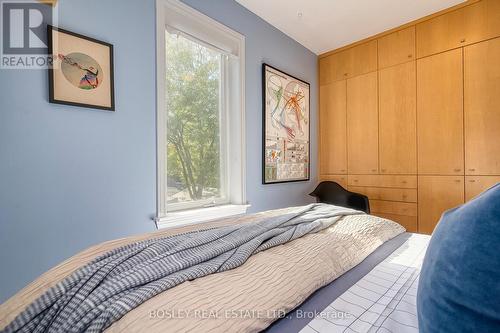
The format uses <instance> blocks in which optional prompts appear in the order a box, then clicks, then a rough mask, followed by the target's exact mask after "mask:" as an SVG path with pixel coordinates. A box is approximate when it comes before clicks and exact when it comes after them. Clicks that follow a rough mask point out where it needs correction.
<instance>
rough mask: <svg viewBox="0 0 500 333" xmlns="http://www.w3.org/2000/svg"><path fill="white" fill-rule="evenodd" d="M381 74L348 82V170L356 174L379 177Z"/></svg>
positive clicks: (356, 78)
mask: <svg viewBox="0 0 500 333" xmlns="http://www.w3.org/2000/svg"><path fill="white" fill-rule="evenodd" d="M377 86H378V84H377V73H376V72H373V73H369V74H365V75H361V76H357V77H355V78H352V79H348V80H347V142H348V145H347V168H348V172H349V173H352V174H370V173H374V174H376V173H378V105H377V104H378V89H377Z"/></svg>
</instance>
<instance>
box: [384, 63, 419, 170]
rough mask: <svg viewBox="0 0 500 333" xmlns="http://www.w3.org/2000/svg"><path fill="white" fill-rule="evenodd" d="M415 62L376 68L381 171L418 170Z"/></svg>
mask: <svg viewBox="0 0 500 333" xmlns="http://www.w3.org/2000/svg"><path fill="white" fill-rule="evenodd" d="M416 99H417V97H416V69H415V62H414V61H412V62H408V63H405V64H401V65H397V66H393V67H389V68H386V69H383V70H380V71H379V140H380V143H379V153H380V156H379V158H380V173H381V174H416V173H417V133H416V132H417V115H416V108H417V105H416V102H417V101H416Z"/></svg>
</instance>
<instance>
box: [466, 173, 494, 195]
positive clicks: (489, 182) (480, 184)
mask: <svg viewBox="0 0 500 333" xmlns="http://www.w3.org/2000/svg"><path fill="white" fill-rule="evenodd" d="M498 183H500V176H465V201H469V200H472V199H474V198H475V197H476V196H478V195H479V194H481V193H482V192H483V191H486V190H487V189H489V188H490V187H492V186H493V185H495V184H498Z"/></svg>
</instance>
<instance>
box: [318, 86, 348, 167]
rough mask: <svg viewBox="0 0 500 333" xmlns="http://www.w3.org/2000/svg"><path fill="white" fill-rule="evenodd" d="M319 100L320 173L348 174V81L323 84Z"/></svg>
mask: <svg viewBox="0 0 500 333" xmlns="http://www.w3.org/2000/svg"><path fill="white" fill-rule="evenodd" d="M319 100H320V108H319V110H320V121H319V127H320V174H346V173H347V142H346V140H347V133H346V132H347V128H346V126H347V124H346V81H345V80H342V81H337V82H333V83H331V84H329V85H324V86H321V87H320V98H319Z"/></svg>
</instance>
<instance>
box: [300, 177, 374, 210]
mask: <svg viewBox="0 0 500 333" xmlns="http://www.w3.org/2000/svg"><path fill="white" fill-rule="evenodd" d="M309 195H310V196H313V197H315V198H316V201H317V202H323V203H328V204H331V205H337V206H342V207H347V208H352V209H356V210H361V211H363V212H365V213H367V214H370V202H369V201H368V197H367V196H366V195H363V194H359V193H354V192H350V191H348V190H346V189H345V188H343V187H342V186H340V185H339V184H338V183H336V182H332V181H323V182H321V183H319V184H318V186H317V187H316V189H315V190H314V191H312V192H311V193H309Z"/></svg>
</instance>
